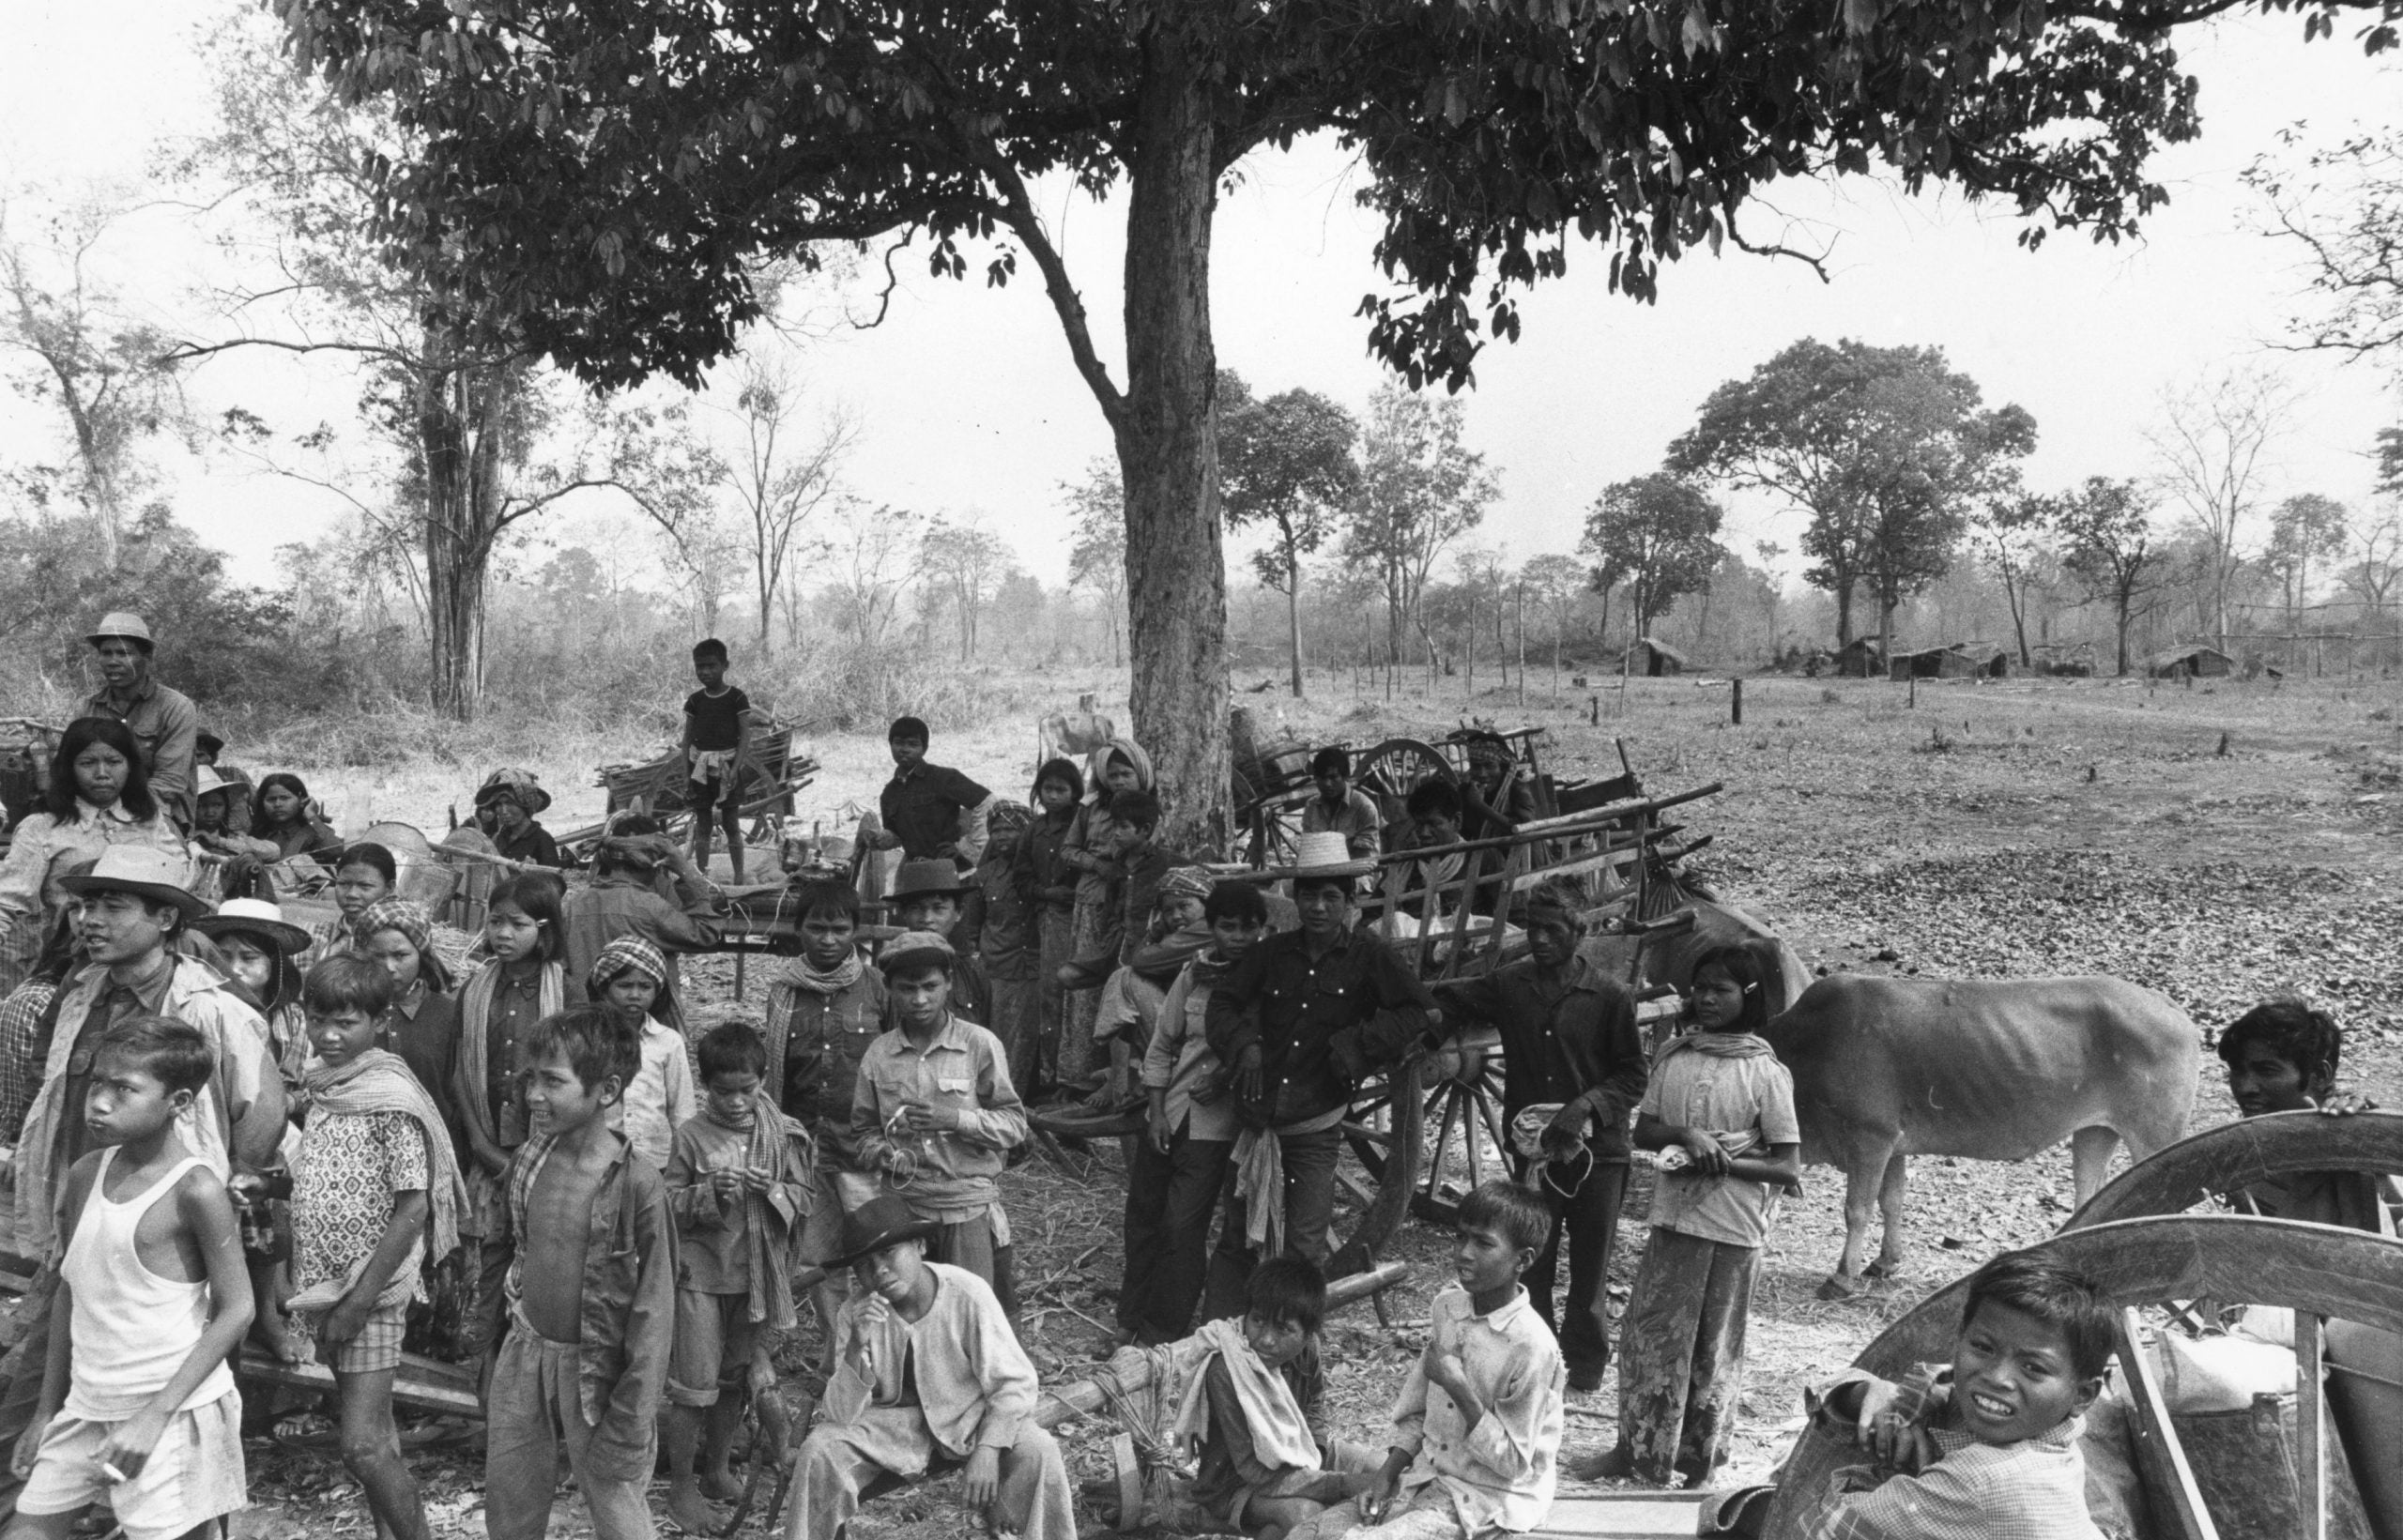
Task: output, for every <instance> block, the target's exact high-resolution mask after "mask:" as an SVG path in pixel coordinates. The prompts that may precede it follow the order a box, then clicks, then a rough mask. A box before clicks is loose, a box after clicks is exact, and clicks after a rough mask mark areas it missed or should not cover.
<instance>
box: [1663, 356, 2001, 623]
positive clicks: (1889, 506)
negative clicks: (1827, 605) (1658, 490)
mask: <svg viewBox="0 0 2403 1540" xmlns="http://www.w3.org/2000/svg"><path fill="white" fill-rule="evenodd" d="M1979 404H1980V395H1979V390H1978V386H1977V382H1976V381H1974V380H1972V379H1970V378H1969V377H1968V376H1967V374H1960V373H1958V372H1957V371H1955V370H1953V369H1951V367H1950V366H1949V365H1947V363H1946V362H1945V358H1944V353H1943V350H1942V349H1940V348H1934V347H1873V346H1871V345H1869V344H1868V343H1860V342H1855V341H1854V340H1852V339H1850V338H1845V339H1843V340H1842V341H1840V342H1838V343H1836V344H1835V345H1834V346H1832V347H1830V346H1829V345H1828V344H1827V343H1822V342H1819V341H1818V340H1816V339H1815V338H1809V337H1806V338H1804V339H1803V340H1802V341H1800V342H1798V343H1794V344H1793V345H1791V346H1789V347H1787V348H1785V349H1784V350H1783V351H1782V352H1780V353H1779V354H1778V355H1777V356H1776V357H1774V358H1770V359H1769V360H1768V362H1766V363H1764V364H1762V365H1760V366H1759V367H1758V368H1756V369H1754V370H1753V372H1752V374H1749V375H1747V376H1746V377H1745V378H1743V379H1739V380H1729V381H1728V382H1727V383H1726V384H1724V385H1722V386H1720V387H1719V388H1718V389H1715V390H1713V391H1712V392H1711V393H1710V395H1709V397H1708V399H1707V400H1706V401H1704V403H1703V404H1702V412H1701V416H1700V417H1699V419H1697V420H1696V421H1695V423H1694V426H1693V427H1692V428H1691V429H1690V430H1688V431H1687V432H1686V433H1685V434H1684V435H1681V436H1680V437H1679V438H1678V439H1677V440H1676V442H1675V443H1673V444H1671V445H1670V446H1669V453H1668V459H1667V469H1668V470H1669V471H1670V472H1671V473H1672V474H1673V475H1677V476H1706V477H1712V478H1716V479H1718V480H1724V481H1727V482H1729V483H1730V484H1732V485H1735V486H1738V487H1748V488H1753V489H1757V490H1761V491H1766V492H1770V493H1774V494H1775V495H1777V496H1780V497H1782V498H1783V499H1784V500H1785V501H1786V502H1788V503H1789V504H1791V505H1792V506H1793V507H1794V508H1796V509H1797V510H1798V511H1801V512H1802V513H1804V514H1805V515H1806V516H1807V518H1808V523H1807V524H1806V525H1805V526H1804V528H1803V532H1802V540H1801V548H1802V554H1803V555H1804V556H1806V557H1810V558H1811V559H1812V562H1813V565H1812V566H1811V567H1810V568H1809V569H1808V570H1806V571H1805V572H1804V573H1803V577H1804V579H1805V580H1806V581H1808V582H1809V583H1810V584H1811V585H1812V586H1813V587H1819V588H1824V589H1826V590H1827V591H1829V593H1831V594H1833V595H1835V601H1836V642H1837V644H1838V645H1839V646H1841V645H1843V644H1844V643H1845V642H1848V641H1850V640H1852V633H1853V624H1852V607H1853V600H1854V596H1855V593H1856V591H1857V590H1859V589H1861V588H1864V587H1865V588H1866V589H1867V590H1868V591H1869V593H1870V596H1871V597H1872V599H1873V600H1874V601H1875V602H1876V604H1877V607H1878V629H1879V633H1880V635H1881V636H1884V637H1886V638H1887V639H1888V640H1890V638H1891V632H1892V629H1893V616H1894V610H1895V608H1896V607H1897V606H1898V605H1900V604H1901V602H1903V601H1904V600H1905V599H1907V598H1909V597H1910V596H1911V595H1913V594H1915V593H1918V592H1919V591H1920V590H1921V589H1922V588H1924V587H1926V586H1927V585H1928V584H1930V583H1932V582H1934V581H1935V580H1936V579H1937V578H1939V577H1941V576H1943V575H1944V573H1945V572H1947V571H1948V570H1949V569H1950V568H1951V557H1952V549H1953V545H1954V543H1955V541H1957V540H1958V539H1959V537H1960V534H1961V530H1962V527H1963V525H1964V522H1965V520H1966V519H1967V513H1968V510H1969V507H1970V505H1971V502H1972V500H1973V499H1974V498H1976V497H1978V496H1981V495H1982V494H1986V493H1989V492H1991V491H1992V489H1993V484H1994V480H1995V478H1996V477H1997V475H1999V474H2001V473H2002V470H2003V467H2005V466H2007V465H2008V464H2009V462H2010V461H2011V460H2012V459H2013V458H2016V457H2018V456H2021V455H2024V454H2026V453H2027V452H2028V450H2029V449H2030V448H2032V447H2033V445H2034V442H2035V419H2032V418H2030V417H2028V414H2027V413H2026V412H2025V411H2024V410H2022V409H2021V408H2019V407H2016V406H2003V407H1998V408H1997V409H1995V410H1993V411H1981V410H1980V409H1979Z"/></svg>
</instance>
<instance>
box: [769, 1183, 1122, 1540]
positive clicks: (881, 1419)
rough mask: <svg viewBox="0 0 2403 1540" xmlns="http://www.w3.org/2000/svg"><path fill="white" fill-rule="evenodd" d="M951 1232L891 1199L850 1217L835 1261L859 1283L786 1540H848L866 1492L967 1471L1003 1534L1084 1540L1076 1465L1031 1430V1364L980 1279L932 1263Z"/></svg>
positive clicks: (981, 1513)
mask: <svg viewBox="0 0 2403 1540" xmlns="http://www.w3.org/2000/svg"><path fill="white" fill-rule="evenodd" d="M939 1228H940V1227H939V1226H938V1225H937V1224H935V1223H934V1222H933V1221H931V1220H927V1219H923V1218H920V1217H919V1216H918V1215H917V1214H914V1213H912V1212H911V1210H910V1206H909V1205H908V1204H906V1203H904V1202H902V1201H901V1199H900V1198H898V1197H893V1196H892V1195H890V1194H886V1195H883V1196H880V1197H875V1198H871V1199H870V1200H869V1201H868V1202H867V1203H866V1204H865V1205H864V1206H862V1207H861V1209H860V1210H859V1211H858V1212H855V1213H851V1214H849V1215H846V1216H845V1218H844V1220H843V1246H842V1252H841V1254H840V1255H839V1256H837V1257H836V1258H834V1264H833V1265H834V1266H837V1267H848V1268H850V1269H851V1270H852V1271H853V1273H854V1275H855V1277H856V1279H857V1284H858V1287H857V1288H854V1289H853V1291H852V1294H851V1298H850V1301H849V1304H845V1305H844V1306H843V1311H842V1314H841V1316H840V1317H838V1318H837V1319H836V1321H835V1325H834V1344H835V1348H834V1351H835V1364H836V1366H835V1370H834V1378H833V1379H832V1380H829V1381H828V1382H827V1386H826V1400H825V1415H824V1420H823V1421H821V1422H820V1423H819V1425H818V1426H817V1427H816V1428H815V1429H813V1430H812V1431H811V1433H810V1435H809V1439H808V1441H807V1442H805V1443H804V1444H803V1445H802V1448H801V1461H800V1469H799V1474H798V1476H797V1477H796V1478H795V1481H794V1487H795V1491H794V1494H793V1502H792V1517H791V1519H790V1521H789V1523H788V1527H787V1530H786V1532H787V1534H788V1537H789V1540H840V1537H841V1535H842V1533H843V1531H844V1527H845V1526H846V1525H847V1524H849V1522H850V1518H851V1516H852V1515H853V1514H855V1513H857V1512H858V1511H859V1506H860V1501H861V1499H862V1498H863V1497H865V1496H872V1495H874V1493H875V1492H878V1491H883V1490H886V1489H888V1488H890V1487H894V1486H897V1485H899V1484H901V1483H904V1482H910V1481H915V1480H918V1479H919V1478H921V1477H924V1476H926V1475H930V1474H940V1473H941V1472H943V1471H949V1470H953V1469H957V1468H960V1467H965V1471H964V1473H963V1475H962V1478H961V1479H962V1486H963V1492H962V1496H963V1497H964V1498H965V1500H966V1502H967V1506H968V1510H969V1512H970V1513H972V1514H973V1515H976V1516H978V1517H983V1518H985V1519H986V1520H987V1522H988V1523H989V1524H990V1526H991V1529H992V1531H993V1532H995V1533H999V1534H1015V1535H1018V1536H1021V1537H1022V1540H1076V1534H1077V1521H1076V1513H1075V1500H1074V1498H1073V1497H1072V1496H1071V1494H1070V1492H1069V1490H1068V1472H1067V1467H1066V1466H1065V1465H1064V1464H1063V1463H1062V1461H1061V1457H1060V1446H1059V1445H1058V1444H1057V1443H1055V1442H1053V1441H1052V1439H1051V1435H1050V1434H1048V1433H1047V1432H1045V1431H1044V1430H1043V1429H1042V1428H1041V1427H1039V1426H1036V1424H1035V1422H1034V1404H1035V1395H1036V1383H1035V1377H1034V1365H1033V1364H1032V1363H1030V1362H1028V1360H1027V1356H1026V1352H1025V1350H1024V1349H1021V1348H1020V1347H1019V1346H1018V1338H1017V1336H1016V1334H1013V1333H1012V1331H1011V1330H1010V1323H1009V1320H1008V1319H1007V1318H1005V1317H1004V1316H1003V1314H1002V1307H1001V1304H1000V1302H999V1301H998V1300H996V1299H995V1298H994V1297H993V1291H992V1290H991V1289H990V1288H987V1286H986V1284H985V1281H984V1280H983V1279H982V1278H979V1277H977V1276H976V1275H975V1274H974V1273H969V1272H966V1271H964V1270H963V1269H960V1268H957V1267H950V1266H946V1265H945V1264H943V1263H941V1262H933V1261H928V1260H927V1259H926V1243H927V1242H928V1240H930V1239H931V1238H932V1237H933V1236H934V1234H935V1233H936V1231H937V1230H938V1229H939Z"/></svg>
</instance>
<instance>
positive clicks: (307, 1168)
mask: <svg viewBox="0 0 2403 1540" xmlns="http://www.w3.org/2000/svg"><path fill="white" fill-rule="evenodd" d="M430 1164H431V1163H430V1162H429V1161H428V1159H427V1156H426V1150H425V1135H424V1133H423V1132H422V1131H421V1130H420V1129H419V1127H418V1125H417V1121H416V1120H415V1119H413V1118H411V1117H409V1116H408V1115H407V1114H406V1113H401V1112H366V1113H351V1114H345V1115H344V1116H341V1117H333V1118H328V1117H323V1116H313V1117H311V1118H310V1120H309V1125H308V1126H307V1127H306V1128H304V1129H302V1130H301V1131H300V1154H299V1157H298V1159H297V1160H295V1161H294V1162H293V1164H292V1281H293V1283H294V1284H296V1285H297V1286H298V1287H299V1288H309V1287H310V1286H311V1285H313V1284H321V1283H330V1282H333V1281H335V1280H337V1279H339V1278H341V1277H342V1276H343V1275H344V1273H348V1272H349V1271H350V1270H351V1268H352V1267H353V1266H355V1265H356V1264H357V1263H358V1262H359V1260H360V1258H363V1257H365V1256H367V1255H368V1254H369V1253H371V1252H373V1251H374V1250H375V1247H376V1245H377V1244H378V1243H381V1242H382V1240H383V1239H384V1231H385V1229H386V1227H389V1226H390V1224H391V1222H392V1199H393V1197H394V1195H396V1194H399V1193H411V1192H416V1193H421V1192H424V1191H426V1190H427V1188H428V1187H429V1185H430V1184H431V1182H432V1179H431V1177H430V1176H429V1175H428V1174H427V1173H428V1168H429V1166H430ZM424 1249H425V1240H424V1238H423V1237H422V1236H420V1237H419V1238H418V1239H416V1240H414V1241H412V1242H411V1243H409V1252H408V1256H407V1257H406V1258H403V1259H402V1262H401V1266H400V1268H399V1269H398V1272H399V1273H416V1272H417V1266H418V1259H419V1257H420V1256H421V1253H422V1252H423V1251H424Z"/></svg>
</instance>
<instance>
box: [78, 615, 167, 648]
mask: <svg viewBox="0 0 2403 1540" xmlns="http://www.w3.org/2000/svg"><path fill="white" fill-rule="evenodd" d="M112 636H122V637H124V638H125V639H126V640H127V641H129V642H135V643H139V644H140V645H141V648H142V650H143V651H145V652H147V651H149V650H150V649H151V648H153V647H156V646H157V645H158V644H157V643H155V642H153V641H152V640H151V639H150V627H149V624H148V622H146V621H145V620H144V619H143V618H142V617H140V616H138V615H136V614H134V613H133V612H132V611H131V610H112V611H110V612H109V613H108V614H106V615H103V616H101V617H100V623H99V625H97V626H94V627H93V628H92V629H91V632H90V633H88V634H87V635H85V636H84V640H85V641H87V642H89V643H91V644H92V645H93V646H94V647H98V646H99V645H100V644H101V643H102V642H105V641H107V640H108V639H109V638H110V637H112Z"/></svg>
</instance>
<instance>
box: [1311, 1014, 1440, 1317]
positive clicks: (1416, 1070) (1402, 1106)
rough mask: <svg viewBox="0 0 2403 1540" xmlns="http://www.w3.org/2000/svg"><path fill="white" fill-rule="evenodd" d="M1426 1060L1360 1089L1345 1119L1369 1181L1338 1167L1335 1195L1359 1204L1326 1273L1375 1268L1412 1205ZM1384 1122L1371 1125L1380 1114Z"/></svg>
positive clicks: (1402, 1066) (1347, 1134)
mask: <svg viewBox="0 0 2403 1540" xmlns="http://www.w3.org/2000/svg"><path fill="white" fill-rule="evenodd" d="M1426 1074H1427V1064H1426V1060H1423V1059H1420V1058H1416V1057H1413V1058H1411V1059H1408V1060H1403V1061H1402V1062H1401V1063H1400V1065H1398V1066H1396V1067H1395V1068H1394V1069H1392V1070H1391V1071H1389V1072H1387V1074H1386V1075H1385V1077H1384V1078H1383V1079H1382V1080H1376V1081H1371V1082H1370V1083H1369V1084H1368V1085H1367V1086H1365V1087H1363V1088H1362V1095H1361V1096H1360V1097H1359V1098H1358V1099H1356V1100H1355V1101H1354V1103H1353V1104H1352V1116H1351V1117H1349V1118H1347V1119H1345V1120H1344V1121H1343V1125H1342V1127H1343V1135H1344V1142H1345V1143H1346V1144H1347V1145H1348V1146H1349V1147H1350V1149H1351V1151H1352V1153H1353V1155H1354V1157H1355V1159H1357V1160H1358V1161H1359V1162H1360V1165H1361V1166H1362V1167H1363V1168H1364V1169H1365V1170H1367V1171H1368V1172H1369V1181H1370V1183H1373V1185H1370V1184H1368V1183H1363V1182H1360V1180H1359V1178H1357V1177H1355V1176H1352V1175H1351V1174H1350V1173H1349V1172H1347V1171H1345V1169H1344V1168H1343V1167H1342V1166H1340V1165H1339V1166H1337V1167H1336V1182H1337V1187H1338V1191H1337V1199H1338V1201H1339V1202H1340V1201H1341V1199H1342V1198H1343V1197H1344V1196H1345V1195H1346V1194H1347V1193H1348V1194H1350V1195H1351V1196H1352V1197H1355V1199H1359V1200H1360V1201H1358V1202H1357V1205H1356V1207H1357V1212H1356V1213H1355V1217H1354V1219H1353V1221H1352V1229H1351V1232H1350V1233H1349V1234H1347V1235H1346V1236H1345V1237H1344V1239H1343V1242H1342V1243H1341V1244H1340V1245H1339V1246H1338V1247H1337V1248H1336V1252H1335V1256H1334V1258H1333V1259H1332V1260H1330V1261H1329V1262H1328V1263H1327V1266H1326V1275H1327V1276H1328V1277H1330V1278H1340V1277H1342V1276H1344V1275H1345V1274H1347V1273H1365V1272H1367V1271H1368V1270H1369V1269H1370V1268H1371V1267H1374V1266H1375V1265H1376V1261H1377V1254H1378V1252H1379V1251H1381V1250H1382V1249H1383V1248H1384V1246H1385V1243H1386V1242H1387V1241H1389V1240H1391V1239H1392V1238H1393V1232H1394V1230H1395V1228H1396V1227H1398V1226H1400V1223H1401V1216H1402V1212H1403V1211H1404V1210H1406V1209H1407V1208H1408V1207H1409V1206H1410V1195H1411V1189H1412V1183H1413V1182H1415V1181H1416V1178H1417V1175H1418V1168H1419V1162H1420V1159H1421V1155H1420V1151H1419V1144H1420V1142H1421V1133H1422V1130H1423V1129H1424V1127H1425V1119H1426V1090H1425V1089H1424V1087H1425V1080H1424V1076H1425V1075H1426ZM1380 1112H1382V1113H1384V1114H1385V1116H1384V1118H1383V1120H1382V1121H1384V1123H1385V1126H1384V1127H1383V1128H1377V1127H1375V1126H1373V1120H1376V1119H1377V1117H1378V1114H1379V1113H1380Z"/></svg>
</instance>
